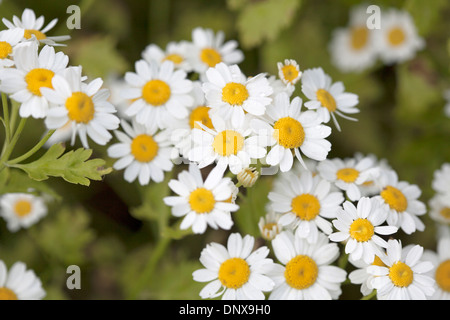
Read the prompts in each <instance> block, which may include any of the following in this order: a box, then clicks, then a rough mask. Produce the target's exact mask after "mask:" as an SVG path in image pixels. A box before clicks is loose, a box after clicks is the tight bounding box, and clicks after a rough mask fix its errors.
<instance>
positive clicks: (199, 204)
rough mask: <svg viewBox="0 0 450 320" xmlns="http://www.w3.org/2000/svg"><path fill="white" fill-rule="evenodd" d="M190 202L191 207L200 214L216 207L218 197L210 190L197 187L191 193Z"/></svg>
mask: <svg viewBox="0 0 450 320" xmlns="http://www.w3.org/2000/svg"><path fill="white" fill-rule="evenodd" d="M189 204H190V205H191V209H192V210H194V211H195V212H197V213H198V214H201V213H209V212H211V211H212V210H213V209H214V206H215V204H216V199H214V195H213V193H212V192H211V191H210V190H208V189H205V188H197V189H195V190H194V191H192V192H191V194H190V195H189Z"/></svg>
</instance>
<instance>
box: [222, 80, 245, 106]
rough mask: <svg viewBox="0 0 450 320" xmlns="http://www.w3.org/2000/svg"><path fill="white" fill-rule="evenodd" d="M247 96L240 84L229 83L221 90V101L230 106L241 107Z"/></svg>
mask: <svg viewBox="0 0 450 320" xmlns="http://www.w3.org/2000/svg"><path fill="white" fill-rule="evenodd" d="M248 96H249V95H248V91H247V88H246V87H245V86H244V85H243V84H242V83H236V82H230V83H227V84H226V85H225V87H223V89H222V101H223V102H226V103H229V104H230V105H232V106H236V105H237V106H241V105H242V104H243V103H244V101H245V100H247V98H248Z"/></svg>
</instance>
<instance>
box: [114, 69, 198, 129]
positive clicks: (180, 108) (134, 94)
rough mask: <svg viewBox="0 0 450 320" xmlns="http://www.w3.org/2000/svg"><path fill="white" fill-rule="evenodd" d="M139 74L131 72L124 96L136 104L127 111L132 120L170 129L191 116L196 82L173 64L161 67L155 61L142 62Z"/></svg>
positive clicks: (128, 74) (127, 76) (127, 78)
mask: <svg viewBox="0 0 450 320" xmlns="http://www.w3.org/2000/svg"><path fill="white" fill-rule="evenodd" d="M135 68H136V73H135V72H127V73H126V74H125V80H126V82H127V83H128V84H129V87H128V88H126V89H124V90H123V92H122V97H123V98H124V99H130V100H133V101H134V102H133V103H132V104H131V105H130V106H129V107H128V108H127V109H126V110H125V114H126V115H127V116H129V117H135V118H136V120H137V121H138V122H139V123H140V124H143V125H146V126H148V127H151V128H153V127H155V128H158V129H165V128H167V127H168V126H169V125H170V123H171V122H172V121H174V119H183V118H186V117H187V116H188V107H189V106H191V105H192V104H193V98H192V96H191V95H190V92H191V90H192V81H190V80H188V79H187V78H186V72H185V71H183V70H174V64H173V62H171V61H164V62H163V63H162V64H159V63H157V62H155V61H150V62H148V61H145V60H139V61H137V62H136V64H135Z"/></svg>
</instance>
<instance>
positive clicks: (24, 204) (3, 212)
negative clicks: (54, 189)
mask: <svg viewBox="0 0 450 320" xmlns="http://www.w3.org/2000/svg"><path fill="white" fill-rule="evenodd" d="M46 214H47V206H46V204H45V202H44V199H42V198H41V197H38V196H34V195H32V194H28V193H7V194H5V195H3V196H1V198H0V216H1V217H2V218H3V219H5V220H6V223H7V228H8V230H9V231H11V232H16V231H18V230H19V229H20V228H29V227H30V226H32V225H33V224H35V223H36V222H38V221H39V220H40V219H42V217H44V216H45V215H46ZM0 279H1V278H0Z"/></svg>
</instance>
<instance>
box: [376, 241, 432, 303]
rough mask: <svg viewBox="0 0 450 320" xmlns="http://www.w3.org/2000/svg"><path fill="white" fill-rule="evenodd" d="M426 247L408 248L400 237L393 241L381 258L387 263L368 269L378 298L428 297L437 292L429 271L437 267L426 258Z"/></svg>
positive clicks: (417, 298) (389, 242)
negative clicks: (424, 250)
mask: <svg viewBox="0 0 450 320" xmlns="http://www.w3.org/2000/svg"><path fill="white" fill-rule="evenodd" d="M422 253H423V247H421V246H419V245H416V246H414V247H411V248H410V249H408V250H406V248H404V249H402V244H401V242H400V241H398V240H389V241H388V246H387V249H386V254H383V255H381V256H380V259H381V260H382V261H383V263H384V264H385V265H386V266H375V265H372V266H370V267H368V268H367V272H369V274H371V275H373V276H375V277H374V278H373V279H372V283H371V284H372V287H373V288H374V289H376V290H377V298H378V300H426V299H427V296H428V297H429V296H432V295H433V293H434V291H435V290H434V283H435V282H434V280H433V279H432V278H431V277H429V276H427V275H426V273H427V272H428V271H430V270H431V269H432V268H433V264H432V263H431V262H430V261H422V260H421V258H422Z"/></svg>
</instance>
